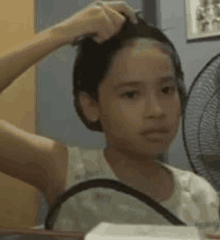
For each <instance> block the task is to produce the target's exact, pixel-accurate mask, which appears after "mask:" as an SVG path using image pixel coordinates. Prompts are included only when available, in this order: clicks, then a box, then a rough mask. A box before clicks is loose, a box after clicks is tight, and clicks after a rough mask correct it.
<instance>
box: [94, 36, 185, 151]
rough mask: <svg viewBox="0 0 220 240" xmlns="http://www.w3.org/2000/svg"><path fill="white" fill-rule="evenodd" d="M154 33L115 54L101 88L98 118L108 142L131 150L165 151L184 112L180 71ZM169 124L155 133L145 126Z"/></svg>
mask: <svg viewBox="0 0 220 240" xmlns="http://www.w3.org/2000/svg"><path fill="white" fill-rule="evenodd" d="M154 43H155V42H154V41H152V40H149V39H143V38H141V39H137V40H133V41H132V44H131V45H129V46H127V47H125V48H124V49H123V50H121V51H120V52H118V53H117V55H115V57H114V59H113V62H112V64H111V67H110V69H109V72H108V74H107V76H106V77H105V79H104V80H103V81H102V83H101V85H100V88H99V103H98V106H97V109H98V118H99V120H100V122H101V124H102V127H103V130H104V133H105V134H106V138H107V141H108V144H109V146H108V147H111V148H112V147H113V148H117V150H121V151H122V152H123V151H126V153H128V152H131V153H137V154H138V153H139V154H142V155H152V154H159V153H164V151H165V150H166V149H167V148H168V147H169V145H170V143H171V142H172V140H173V139H174V137H175V135H176V133H177V130H178V127H179V120H180V117H181V103H180V99H179V94H178V90H177V85H176V84H175V72H174V68H173V64H172V62H171V59H170V58H169V56H167V55H165V54H164V53H162V52H161V51H159V50H158V49H157V47H155V46H153V44H154ZM160 127H165V128H167V130H168V132H167V133H166V134H164V135H162V136H160V137H159V138H157V139H156V140H155V139H152V137H151V138H150V136H149V135H147V134H145V131H148V130H151V129H152V128H160Z"/></svg>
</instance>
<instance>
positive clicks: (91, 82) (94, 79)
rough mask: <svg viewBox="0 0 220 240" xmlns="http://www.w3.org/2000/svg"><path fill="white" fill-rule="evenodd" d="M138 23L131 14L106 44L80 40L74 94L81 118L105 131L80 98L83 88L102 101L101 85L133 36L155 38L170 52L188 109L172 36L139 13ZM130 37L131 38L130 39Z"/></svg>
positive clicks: (87, 124) (179, 63)
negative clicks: (132, 19) (114, 61)
mask: <svg viewBox="0 0 220 240" xmlns="http://www.w3.org/2000/svg"><path fill="white" fill-rule="evenodd" d="M137 18H138V24H133V23H132V22H131V21H130V20H129V18H127V20H126V22H125V23H124V25H123V27H122V29H121V31H120V32H119V33H118V34H117V35H115V36H113V37H112V38H110V39H109V40H107V41H105V42H104V43H102V44H98V43H96V42H95V41H94V40H93V39H91V38H85V39H84V40H82V41H81V42H80V43H79V44H78V49H77V57H76V61H75V65H74V69H73V94H74V105H75V108H76V112H77V114H78V115H79V117H80V119H81V120H82V121H83V123H84V124H85V125H86V127H87V128H89V129H90V130H92V131H98V132H103V129H102V126H101V123H100V122H99V121H97V122H90V121H89V120H87V118H86V117H85V115H84V113H83V110H82V108H81V105H80V102H79V94H80V92H86V93H87V94H88V95H89V96H90V97H91V98H92V99H94V100H95V101H97V102H98V98H99V97H98V96H99V94H98V88H99V85H100V83H101V82H102V80H103V78H104V77H105V74H107V71H108V69H109V67H110V65H111V61H112V59H113V57H114V56H115V54H116V53H117V52H118V51H119V50H121V49H122V48H123V47H125V46H126V45H127V44H129V42H130V40H132V39H137V38H148V39H153V40H155V41H157V42H159V43H160V44H158V48H160V50H161V51H162V52H164V53H166V54H168V55H169V56H170V58H171V60H172V63H173V65H174V68H175V74H176V84H177V87H178V92H179V96H180V100H181V107H182V112H183V111H184V109H185V102H186V95H187V92H186V87H185V83H184V73H183V71H182V67H181V62H180V57H179V55H178V53H177V51H176V49H175V47H174V45H173V44H172V42H171V41H170V40H169V39H168V37H167V36H166V35H165V34H164V33H163V32H162V31H161V30H160V29H158V28H156V27H154V26H151V25H149V24H147V23H146V22H145V21H144V20H143V19H142V18H140V17H139V16H137ZM128 40H129V41H128Z"/></svg>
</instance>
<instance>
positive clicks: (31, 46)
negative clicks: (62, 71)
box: [0, 2, 136, 93]
mask: <svg viewBox="0 0 220 240" xmlns="http://www.w3.org/2000/svg"><path fill="white" fill-rule="evenodd" d="M119 12H121V13H124V14H125V15H127V16H130V18H131V19H132V20H133V21H134V20H135V19H136V17H135V12H134V10H133V9H132V8H131V7H130V6H129V5H127V4H125V3H124V2H116V3H114V2H105V3H103V4H102V5H96V4H91V5H89V6H87V7H86V8H85V9H83V10H81V11H79V12H77V13H75V14H74V15H72V16H71V17H70V18H68V19H66V20H64V21H63V22H61V23H58V24H56V25H55V26H53V27H52V28H49V29H46V30H45V31H43V32H40V33H38V34H36V36H35V37H34V38H32V39H28V40H27V41H26V42H24V43H21V44H18V45H16V46H14V47H12V48H11V49H8V50H7V51H6V52H3V53H1V54H0V93H2V91H3V90H4V89H6V88H7V87H8V86H9V85H10V84H11V83H12V82H13V81H14V80H15V79H16V78H17V77H18V76H20V75H21V74H22V73H23V72H25V71H26V70H27V69H28V68H29V67H31V66H32V65H33V64H35V63H37V62H38V61H40V60H41V59H42V58H44V57H45V56H47V55H48V54H50V53H51V52H53V51H55V50H56V49H58V48H59V47H61V46H63V45H66V44H72V43H73V42H74V41H75V40H76V38H78V37H79V36H81V35H84V34H88V35H89V34H96V37H94V39H95V40H96V41H97V42H99V43H101V42H103V41H105V40H107V39H108V38H110V37H111V36H112V35H114V34H115V33H116V32H117V31H119V30H120V28H121V26H122V24H123V23H124V21H125V17H124V16H122V15H121V14H119Z"/></svg>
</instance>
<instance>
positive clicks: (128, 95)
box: [121, 91, 138, 99]
mask: <svg viewBox="0 0 220 240" xmlns="http://www.w3.org/2000/svg"><path fill="white" fill-rule="evenodd" d="M137 94H138V92H137V91H128V92H125V93H123V94H122V95H121V96H122V97H125V98H129V99H132V98H134V96H135V95H137Z"/></svg>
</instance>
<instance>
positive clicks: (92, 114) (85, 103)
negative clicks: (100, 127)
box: [79, 92, 99, 122]
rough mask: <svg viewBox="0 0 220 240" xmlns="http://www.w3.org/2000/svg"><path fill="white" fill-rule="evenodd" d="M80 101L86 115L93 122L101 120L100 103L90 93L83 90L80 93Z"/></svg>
mask: <svg viewBox="0 0 220 240" xmlns="http://www.w3.org/2000/svg"><path fill="white" fill-rule="evenodd" d="M79 103H80V106H81V107H82V111H83V113H84V115H85V117H86V118H87V119H88V120H89V121H91V122H97V121H98V120H99V108H98V103H97V102H96V101H95V100H94V99H92V98H91V97H90V96H89V94H88V93H86V92H81V93H80V94H79Z"/></svg>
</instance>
